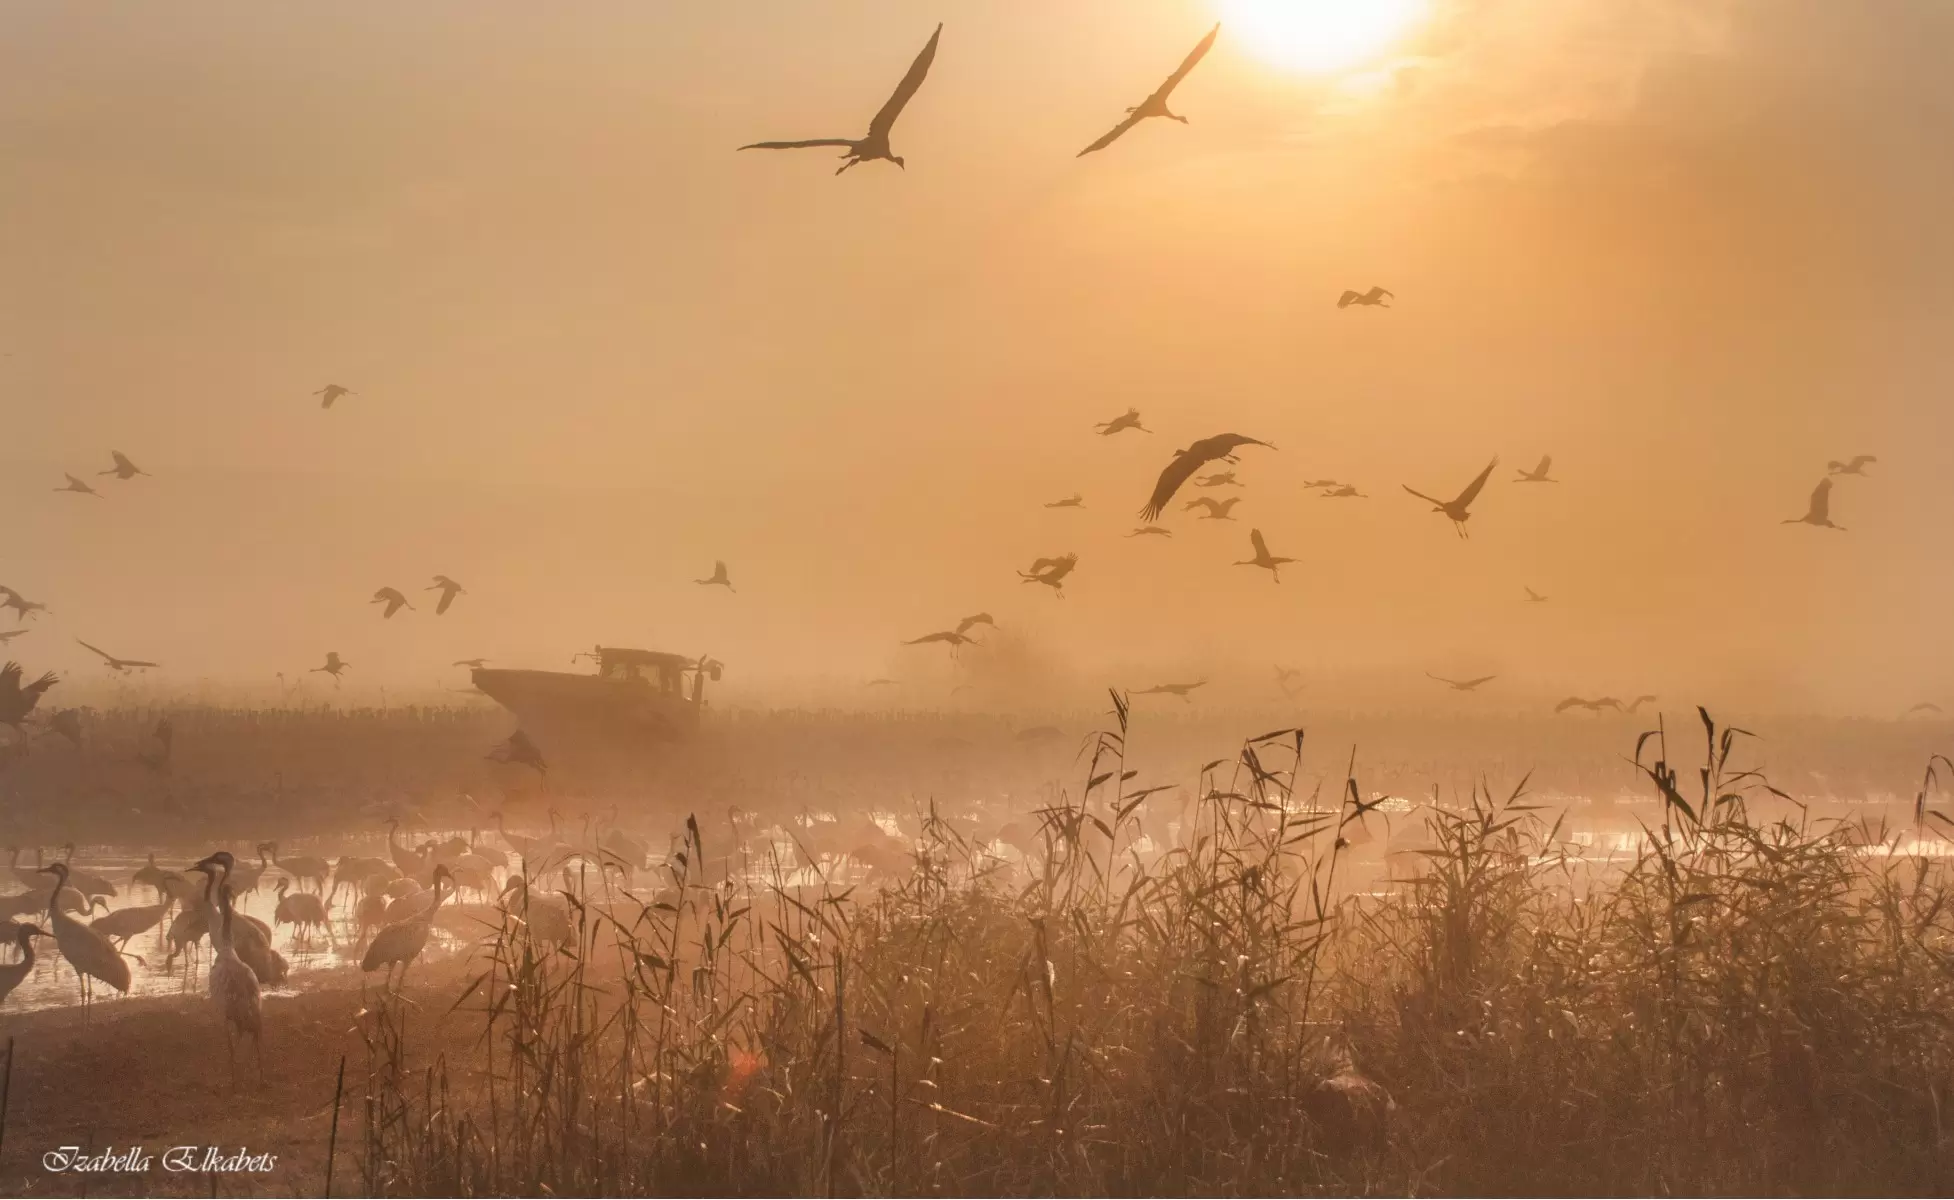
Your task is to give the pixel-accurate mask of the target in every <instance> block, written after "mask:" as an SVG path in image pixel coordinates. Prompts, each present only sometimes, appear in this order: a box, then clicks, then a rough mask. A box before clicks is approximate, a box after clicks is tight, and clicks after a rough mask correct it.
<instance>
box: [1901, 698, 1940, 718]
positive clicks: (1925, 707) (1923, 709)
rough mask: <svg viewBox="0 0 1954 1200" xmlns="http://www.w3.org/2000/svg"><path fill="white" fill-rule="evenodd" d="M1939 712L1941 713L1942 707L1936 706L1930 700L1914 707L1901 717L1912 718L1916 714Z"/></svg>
mask: <svg viewBox="0 0 1954 1200" xmlns="http://www.w3.org/2000/svg"><path fill="white" fill-rule="evenodd" d="M1939 711H1941V708H1940V705H1938V704H1935V703H1933V702H1932V701H1930V700H1922V701H1921V702H1920V703H1918V704H1916V705H1914V706H1913V707H1912V708H1909V709H1907V710H1906V711H1905V712H1903V713H1901V714H1900V715H1901V716H1903V717H1910V716H1912V715H1913V714H1914V713H1937V712H1939Z"/></svg>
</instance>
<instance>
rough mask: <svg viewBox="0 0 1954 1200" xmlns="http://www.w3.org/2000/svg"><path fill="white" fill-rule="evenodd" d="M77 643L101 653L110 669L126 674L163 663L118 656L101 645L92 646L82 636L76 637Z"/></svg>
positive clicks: (86, 648)
mask: <svg viewBox="0 0 1954 1200" xmlns="http://www.w3.org/2000/svg"><path fill="white" fill-rule="evenodd" d="M75 643H76V644H77V645H79V646H80V647H82V648H83V649H84V650H93V651H94V652H95V653H96V654H99V655H101V656H102V661H103V662H105V663H107V664H108V668H109V670H111V671H121V672H122V673H123V674H125V675H126V674H128V673H129V672H130V671H132V670H135V671H140V670H146V669H148V668H150V667H160V666H162V665H163V664H162V663H153V662H144V661H143V660H142V659H140V658H117V657H116V656H115V655H113V654H110V653H109V652H108V651H106V650H103V649H101V648H100V647H99V646H91V645H89V644H88V643H87V642H84V641H82V640H81V639H80V638H76V639H75Z"/></svg>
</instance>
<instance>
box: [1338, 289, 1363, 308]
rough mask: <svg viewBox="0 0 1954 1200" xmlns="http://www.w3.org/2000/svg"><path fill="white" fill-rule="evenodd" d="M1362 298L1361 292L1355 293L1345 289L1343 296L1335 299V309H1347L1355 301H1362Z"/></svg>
mask: <svg viewBox="0 0 1954 1200" xmlns="http://www.w3.org/2000/svg"><path fill="white" fill-rule="evenodd" d="M1363 298H1364V297H1363V294H1362V293H1361V292H1355V291H1352V290H1351V289H1349V288H1345V289H1343V295H1341V296H1339V297H1337V307H1338V308H1349V307H1350V306H1351V305H1352V304H1355V303H1356V302H1357V301H1359V300H1362V299H1363Z"/></svg>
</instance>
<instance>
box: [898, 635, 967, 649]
mask: <svg viewBox="0 0 1954 1200" xmlns="http://www.w3.org/2000/svg"><path fill="white" fill-rule="evenodd" d="M956 636H957V635H956V634H953V633H926V634H924V635H923V636H922V637H919V638H915V639H913V640H911V641H907V642H904V643H903V645H905V646H921V645H923V644H924V643H926V642H947V641H950V640H952V639H953V638H955V637H956Z"/></svg>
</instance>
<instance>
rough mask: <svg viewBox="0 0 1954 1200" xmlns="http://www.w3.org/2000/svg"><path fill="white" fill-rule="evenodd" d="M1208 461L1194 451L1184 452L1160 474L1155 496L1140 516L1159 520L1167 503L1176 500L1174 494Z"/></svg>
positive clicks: (1154, 492)
mask: <svg viewBox="0 0 1954 1200" xmlns="http://www.w3.org/2000/svg"><path fill="white" fill-rule="evenodd" d="M1206 461H1207V459H1206V458H1204V457H1203V456H1202V455H1200V454H1199V453H1197V452H1195V451H1193V450H1183V451H1182V452H1181V453H1180V454H1179V455H1177V456H1176V457H1175V459H1174V461H1173V462H1170V463H1168V464H1167V468H1166V469H1165V470H1163V471H1162V472H1161V473H1160V478H1159V480H1158V481H1156V482H1155V483H1154V485H1153V495H1152V496H1150V497H1148V499H1147V505H1146V507H1145V508H1142V509H1141V510H1140V515H1141V516H1142V517H1144V518H1146V519H1147V520H1149V521H1157V520H1159V519H1160V510H1161V509H1163V508H1165V507H1167V502H1168V501H1169V500H1172V499H1173V498H1174V493H1175V492H1178V491H1180V489H1181V485H1182V484H1183V483H1186V482H1187V481H1188V479H1189V478H1190V477H1191V476H1192V475H1193V474H1194V472H1195V471H1197V470H1199V469H1200V467H1201V464H1202V463H1204V462H1206Z"/></svg>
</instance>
